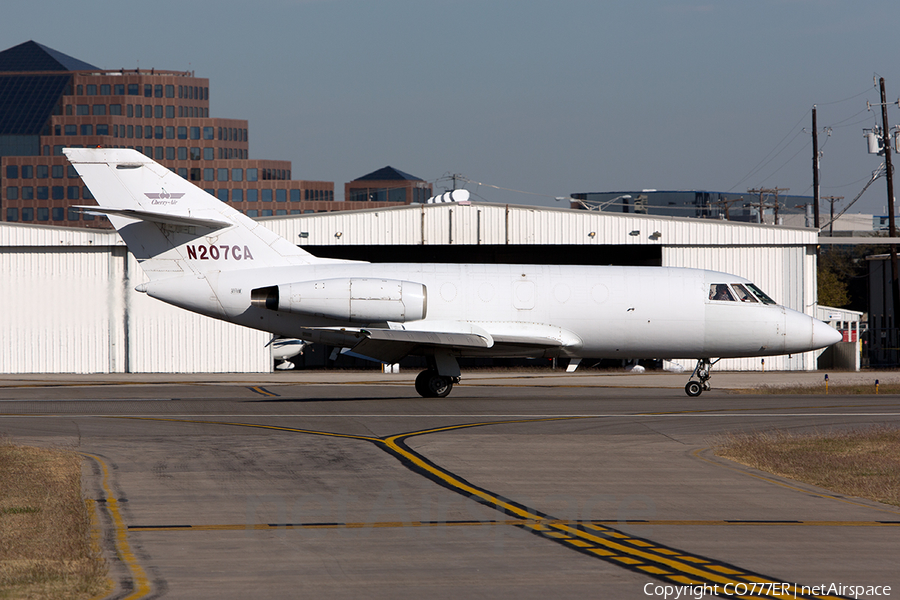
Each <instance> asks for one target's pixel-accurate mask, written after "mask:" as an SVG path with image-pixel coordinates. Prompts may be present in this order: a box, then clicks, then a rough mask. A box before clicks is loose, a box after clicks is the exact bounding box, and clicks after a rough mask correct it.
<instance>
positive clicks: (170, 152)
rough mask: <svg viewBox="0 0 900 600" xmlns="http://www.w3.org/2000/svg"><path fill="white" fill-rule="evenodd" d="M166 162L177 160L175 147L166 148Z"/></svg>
mask: <svg viewBox="0 0 900 600" xmlns="http://www.w3.org/2000/svg"><path fill="white" fill-rule="evenodd" d="M166 160H175V147H174V146H166Z"/></svg>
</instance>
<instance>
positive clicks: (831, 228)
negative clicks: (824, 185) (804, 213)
mask: <svg viewBox="0 0 900 600" xmlns="http://www.w3.org/2000/svg"><path fill="white" fill-rule="evenodd" d="M843 199H844V197H843V196H825V197H824V198H822V200H828V202H830V203H831V220H830V221H829V222H828V235H830V236H831V237H834V203H835V202H837V201H838V200H843Z"/></svg>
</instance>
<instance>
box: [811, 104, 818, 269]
mask: <svg viewBox="0 0 900 600" xmlns="http://www.w3.org/2000/svg"><path fill="white" fill-rule="evenodd" d="M812 143H813V226H814V227H815V228H816V229H818V228H819V130H818V129H816V105H815V104H813V108H812ZM818 251H819V247H818V246H816V253H817V254H818Z"/></svg>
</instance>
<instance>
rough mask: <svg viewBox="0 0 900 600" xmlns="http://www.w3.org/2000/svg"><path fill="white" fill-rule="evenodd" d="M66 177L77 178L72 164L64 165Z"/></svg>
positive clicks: (76, 172)
mask: <svg viewBox="0 0 900 600" xmlns="http://www.w3.org/2000/svg"><path fill="white" fill-rule="evenodd" d="M66 177H68V178H69V179H78V171H76V170H75V167H73V166H72V165H69V166H67V167H66Z"/></svg>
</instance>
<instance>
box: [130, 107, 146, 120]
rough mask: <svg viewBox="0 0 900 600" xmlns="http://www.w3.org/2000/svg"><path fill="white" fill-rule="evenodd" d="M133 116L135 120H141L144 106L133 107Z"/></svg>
mask: <svg viewBox="0 0 900 600" xmlns="http://www.w3.org/2000/svg"><path fill="white" fill-rule="evenodd" d="M129 116H130V115H129ZM134 116H135V118H137V119H142V118H143V117H144V105H143V104H135V105H134Z"/></svg>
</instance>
